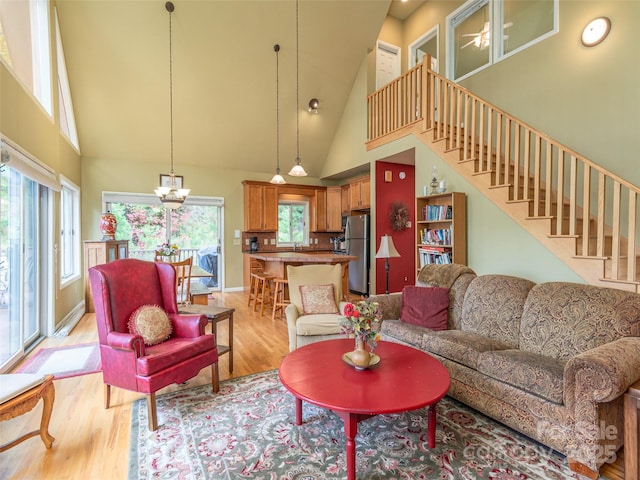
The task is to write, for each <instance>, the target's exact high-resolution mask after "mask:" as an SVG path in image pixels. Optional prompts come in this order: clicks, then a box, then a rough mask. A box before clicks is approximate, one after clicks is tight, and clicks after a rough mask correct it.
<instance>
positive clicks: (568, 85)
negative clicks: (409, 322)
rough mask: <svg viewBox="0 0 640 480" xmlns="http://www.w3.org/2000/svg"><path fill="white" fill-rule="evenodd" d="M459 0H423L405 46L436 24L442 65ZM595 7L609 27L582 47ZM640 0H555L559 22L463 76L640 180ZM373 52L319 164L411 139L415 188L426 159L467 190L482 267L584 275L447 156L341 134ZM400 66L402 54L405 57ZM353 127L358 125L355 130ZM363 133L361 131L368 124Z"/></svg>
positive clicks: (508, 107)
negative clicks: (372, 144)
mask: <svg viewBox="0 0 640 480" xmlns="http://www.w3.org/2000/svg"><path fill="white" fill-rule="evenodd" d="M460 4H461V2H427V3H426V4H425V5H424V6H423V7H421V8H420V9H418V10H417V11H416V13H414V15H413V16H412V17H410V18H409V19H407V20H405V22H404V31H403V35H402V42H403V43H402V45H400V46H401V48H402V51H403V52H406V51H408V45H409V44H410V43H411V42H413V41H414V40H415V39H417V38H418V37H420V36H421V35H422V34H424V33H425V32H426V31H427V30H429V29H431V28H432V27H433V26H434V25H435V24H436V23H439V24H440V35H441V39H440V51H441V58H440V71H441V72H444V71H445V64H444V60H445V58H444V49H445V39H444V32H445V17H446V15H447V14H448V13H450V12H451V11H453V10H454V9H455V8H457V7H458V6H459V5H460ZM597 15H606V16H609V17H610V18H611V21H612V29H611V33H610V35H609V37H608V38H607V39H606V40H605V41H604V42H603V43H602V44H601V45H599V46H596V47H594V48H591V49H587V48H586V47H583V46H582V45H581V44H580V41H579V38H580V33H581V31H582V28H583V27H584V25H586V24H587V23H588V21H589V20H591V19H592V18H594V17H595V16H597ZM638 18H640V2H626V1H608V2H592V1H568V0H567V1H565V0H561V2H560V32H559V33H558V34H556V35H554V36H552V37H550V38H549V39H547V40H545V41H543V42H541V43H539V44H537V45H535V46H533V47H531V48H529V49H527V50H525V51H523V52H520V53H518V54H516V55H514V56H512V57H510V58H509V59H506V60H503V61H502V62H499V63H498V64H496V65H494V66H492V67H489V68H487V69H486V70H484V71H482V72H480V73H478V74H476V75H474V76H473V77H471V78H470V79H468V80H466V81H465V82H464V86H465V87H466V88H469V89H470V90H471V91H472V92H474V93H476V94H478V95H479V96H480V97H484V98H486V99H487V100H488V101H490V102H493V103H496V104H497V106H499V107H501V108H503V109H504V110H505V111H507V112H509V113H511V114H514V115H515V116H516V117H520V118H521V119H522V120H523V121H525V122H527V123H529V124H531V125H532V126H534V127H537V128H539V129H540V130H542V131H544V132H546V133H548V134H549V135H550V136H551V137H552V138H555V139H556V140H558V141H560V142H564V143H565V144H566V145H567V146H568V147H570V148H572V149H574V150H576V151H577V152H579V153H581V154H583V155H585V156H586V157H587V158H589V159H591V160H593V161H595V162H596V163H598V164H600V165H603V166H604V167H606V168H609V169H611V170H612V171H613V172H614V173H617V174H618V175H620V176H621V177H623V178H625V179H628V180H630V181H632V182H633V183H635V184H636V185H638V184H640V169H639V168H638V161H637V152H638V151H640V148H639V147H640V145H639V144H640V136H639V135H638V132H640V123H639V122H640V120H639V118H640V117H639V116H638V112H640V96H639V95H637V94H636V90H637V85H636V84H637V78H638V75H639V74H640V45H639V44H638V43H637V42H636V40H635V37H634V30H633V20H634V19H638ZM397 27H398V25H397V21H395V20H390V21H388V22H386V23H385V26H384V27H383V29H382V32H381V35H380V38H381V39H383V40H385V41H388V42H389V43H397V41H398V39H399V38H400V35H399V33H398V28H397ZM371 55H373V53H370V54H369V57H368V58H366V59H365V60H363V65H362V66H361V68H360V71H359V74H358V78H357V79H356V81H355V82H354V88H353V90H352V92H351V96H350V98H349V101H348V103H347V108H345V113H344V116H343V118H342V122H341V128H340V130H339V131H338V134H337V135H336V137H335V139H334V144H333V145H332V148H331V150H330V153H329V158H328V159H327V163H326V167H325V168H326V170H325V171H324V172H323V174H327V175H329V174H332V173H334V172H335V171H336V170H337V169H338V165H341V166H342V167H343V168H350V167H354V166H356V165H361V164H363V163H367V162H368V163H373V162H375V161H376V160H383V159H385V158H386V157H389V156H392V155H394V154H397V153H399V152H403V151H405V150H408V149H410V148H414V147H415V149H416V150H415V165H416V192H420V193H421V192H422V188H423V185H424V184H425V183H427V181H428V178H429V175H430V173H431V168H432V167H433V165H434V164H436V165H437V166H438V169H439V172H440V174H441V177H442V178H445V179H446V180H447V186H448V188H449V190H455V191H463V192H465V193H466V194H467V243H468V247H467V248H468V250H467V259H468V264H469V265H470V266H471V267H472V268H473V269H474V270H476V272H477V273H479V274H486V273H503V274H510V275H518V276H523V277H526V278H529V279H531V280H533V281H536V282H541V281H552V280H562V281H574V282H582V280H581V279H580V277H578V276H577V275H576V274H575V273H574V272H573V271H572V270H571V269H569V268H568V267H567V266H566V265H565V264H564V263H563V262H561V261H560V260H558V259H557V257H555V255H553V254H552V253H551V252H549V251H548V250H547V249H546V248H545V247H544V246H542V245H541V244H540V243H539V242H538V241H537V240H535V239H534V238H532V237H531V236H530V235H528V233H527V232H526V231H525V230H523V229H522V228H521V227H520V226H519V225H517V224H516V223H515V222H514V221H512V220H511V219H510V218H509V217H508V216H507V215H506V214H504V213H503V212H502V210H500V209H499V208H497V207H496V206H494V205H493V203H492V202H490V201H489V200H487V199H486V198H485V197H484V196H483V195H482V194H481V193H480V192H478V191H477V190H476V189H475V188H474V187H473V186H471V185H470V184H469V183H468V182H466V181H465V180H464V179H463V178H462V177H460V176H459V175H458V174H457V173H456V172H455V171H454V170H452V169H451V168H450V167H448V165H446V164H444V163H443V161H442V160H440V159H439V158H438V157H437V156H436V155H435V154H434V153H433V152H432V151H431V150H430V149H429V148H428V147H427V146H425V145H424V144H423V143H422V142H420V141H417V140H416V139H415V138H414V137H405V138H403V139H400V140H397V141H395V142H392V143H390V144H387V145H384V146H382V147H379V148H376V149H374V150H371V151H369V152H367V151H366V148H365V146H364V145H363V144H362V143H360V142H361V140H362V135H344V134H343V133H344V132H346V131H349V130H353V129H354V128H355V127H354V125H360V124H361V122H362V115H366V96H367V94H368V93H370V83H371V82H369V81H368V79H367V73H368V74H369V80H370V77H371V75H373V63H372V61H371V58H370V57H371ZM403 65H404V66H405V68H406V61H405V62H404V63H403ZM356 132H358V131H357V130H356ZM365 135H366V134H365Z"/></svg>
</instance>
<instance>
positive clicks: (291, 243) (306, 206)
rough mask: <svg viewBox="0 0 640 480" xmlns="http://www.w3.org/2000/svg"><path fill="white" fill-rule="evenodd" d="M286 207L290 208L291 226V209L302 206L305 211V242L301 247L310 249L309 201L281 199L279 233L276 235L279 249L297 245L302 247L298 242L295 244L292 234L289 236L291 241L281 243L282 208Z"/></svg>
mask: <svg viewBox="0 0 640 480" xmlns="http://www.w3.org/2000/svg"><path fill="white" fill-rule="evenodd" d="M281 205H286V206H288V207H289V224H291V207H292V206H294V205H295V206H302V207H303V209H304V212H303V218H304V220H303V240H302V244H301V246H305V247H308V246H309V238H310V232H309V208H310V207H309V205H310V202H309V200H290V199H280V200H278V232H277V234H276V244H277V246H278V247H294V246H295V245H300V244H299V243H298V242H294V241H293V239H292V237H293V236H292V232H290V234H289V241H286V242H281V241H280V228H279V226H280V206H281Z"/></svg>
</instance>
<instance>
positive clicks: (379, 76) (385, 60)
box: [376, 40, 400, 90]
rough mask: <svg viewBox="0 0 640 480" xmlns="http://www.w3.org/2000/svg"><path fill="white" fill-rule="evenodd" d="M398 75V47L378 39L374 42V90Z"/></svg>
mask: <svg viewBox="0 0 640 480" xmlns="http://www.w3.org/2000/svg"><path fill="white" fill-rule="evenodd" d="M399 76H400V47H396V46H395V45H391V44H390V43H386V42H383V41H381V40H378V42H377V43H376V90H379V89H381V88H382V87H384V86H385V85H386V84H387V83H389V82H391V81H393V80H395V79H396V78H398V77H399Z"/></svg>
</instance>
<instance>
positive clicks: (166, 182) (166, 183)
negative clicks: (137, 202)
mask: <svg viewBox="0 0 640 480" xmlns="http://www.w3.org/2000/svg"><path fill="white" fill-rule="evenodd" d="M174 178H175V179H176V185H175V187H176V188H182V180H183V177H182V175H175V176H174ZM160 186H161V187H171V175H165V174H162V173H161V174H160Z"/></svg>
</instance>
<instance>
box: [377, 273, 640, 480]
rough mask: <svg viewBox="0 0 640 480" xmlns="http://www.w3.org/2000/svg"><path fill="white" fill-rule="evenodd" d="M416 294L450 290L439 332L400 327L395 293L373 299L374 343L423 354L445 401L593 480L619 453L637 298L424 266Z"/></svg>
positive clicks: (635, 351) (637, 346) (636, 373)
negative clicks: (377, 319)
mask: <svg viewBox="0 0 640 480" xmlns="http://www.w3.org/2000/svg"><path fill="white" fill-rule="evenodd" d="M416 285H417V286H424V287H441V288H448V289H449V290H448V293H449V306H448V325H447V327H446V330H441V331H434V330H431V329H429V328H426V327H423V326H420V325H415V324H411V323H407V322H406V321H403V320H401V319H400V318H401V317H402V315H403V311H404V310H403V294H402V293H394V294H391V295H379V296H372V297H370V301H377V302H379V304H380V307H381V309H382V314H383V319H384V320H383V322H382V329H381V334H382V339H383V340H388V341H393V342H399V343H403V344H406V345H410V346H413V347H416V348H419V349H422V350H424V351H426V352H428V353H430V354H432V355H433V356H434V357H436V358H438V359H439V360H440V361H442V363H443V364H444V365H445V366H446V367H447V369H448V370H449V374H450V375H451V388H450V390H449V395H450V396H452V397H453V398H455V399H457V400H460V401H462V402H464V403H466V404H467V405H469V406H471V407H472V408H475V409H476V410H478V411H480V412H483V413H484V414H486V415H488V416H489V417H492V418H494V419H496V420H498V421H500V422H502V423H504V424H505V425H508V426H509V427H511V428H513V429H515V430H517V431H520V432H522V433H524V434H525V435H527V436H529V437H531V438H533V439H535V440H537V441H539V442H541V443H542V444H544V445H546V446H548V447H551V448H553V449H554V450H556V451H558V452H560V453H562V454H564V455H566V457H567V460H568V462H569V465H570V467H571V469H572V470H574V471H576V472H578V473H581V474H583V475H586V476H588V477H591V478H596V477H597V475H598V473H597V472H598V469H599V467H600V466H601V465H602V464H603V463H604V462H606V461H609V460H610V459H611V457H612V456H614V455H615V452H616V451H617V450H618V449H619V448H620V447H621V446H622V443H623V439H624V422H623V397H622V395H623V394H624V392H625V390H626V389H627V388H628V387H629V385H631V384H632V383H634V382H635V381H637V380H638V379H640V295H638V294H635V293H631V292H626V291H622V290H616V289H610V288H602V287H596V286H593V285H583V284H576V283H565V282H549V283H542V284H535V283H533V282H531V281H529V280H526V279H523V278H517V277H511V276H505V275H482V276H476V274H475V273H474V272H473V271H472V270H471V269H469V268H468V267H465V266H461V265H455V264H454V265H427V266H425V267H424V268H423V269H422V270H421V271H420V274H419V275H418V278H417V282H416ZM414 291H415V289H414ZM406 298H410V297H409V296H407V297H406ZM405 303H406V302H405ZM404 307H407V306H406V305H405V306H404ZM613 458H615V457H613Z"/></svg>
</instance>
